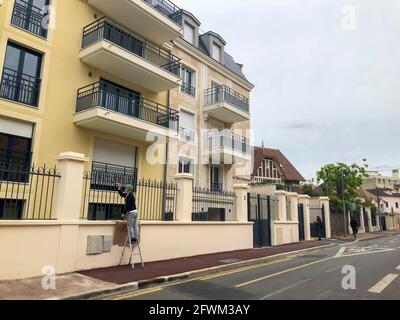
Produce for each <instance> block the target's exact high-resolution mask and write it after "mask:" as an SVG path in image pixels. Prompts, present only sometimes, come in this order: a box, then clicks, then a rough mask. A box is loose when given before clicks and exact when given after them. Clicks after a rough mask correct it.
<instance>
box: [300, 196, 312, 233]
mask: <svg viewBox="0 0 400 320" xmlns="http://www.w3.org/2000/svg"><path fill="white" fill-rule="evenodd" d="M310 199H311V197H310V196H308V195H299V204H302V205H303V208H304V235H305V240H306V241H311V217H310Z"/></svg>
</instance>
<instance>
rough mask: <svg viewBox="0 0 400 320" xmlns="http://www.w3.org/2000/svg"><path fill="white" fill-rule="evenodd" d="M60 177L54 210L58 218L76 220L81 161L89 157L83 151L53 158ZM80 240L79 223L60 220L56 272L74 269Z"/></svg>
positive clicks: (79, 193)
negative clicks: (67, 222)
mask: <svg viewBox="0 0 400 320" xmlns="http://www.w3.org/2000/svg"><path fill="white" fill-rule="evenodd" d="M56 160H57V162H58V164H57V167H58V170H59V172H60V175H61V178H60V180H59V182H58V184H57V189H56V194H55V203H54V208H55V213H56V216H57V219H58V220H60V221H77V220H79V219H80V216H81V206H82V198H83V172H84V164H85V162H87V161H88V159H87V158H85V156H84V155H83V154H80V153H74V152H64V153H62V154H60V155H59V156H58V157H57V158H56ZM78 241H79V225H74V224H71V225H69V224H62V225H61V227H60V245H59V250H58V255H57V265H56V266H55V267H56V272H57V274H60V273H68V272H73V271H74V270H75V264H76V255H77V248H78Z"/></svg>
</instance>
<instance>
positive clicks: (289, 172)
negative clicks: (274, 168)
mask: <svg viewBox="0 0 400 320" xmlns="http://www.w3.org/2000/svg"><path fill="white" fill-rule="evenodd" d="M265 158H267V159H272V160H273V161H275V162H276V163H277V164H278V165H279V169H280V171H281V173H282V176H283V177H282V180H284V182H301V181H305V179H304V177H303V176H302V175H301V174H300V172H299V171H298V170H297V169H296V168H295V167H294V166H293V164H292V163H291V162H290V161H289V160H288V159H287V158H286V157H285V156H284V155H283V153H282V152H281V151H280V150H277V149H270V148H259V147H256V148H254V170H253V176H256V175H257V171H258V169H259V167H260V165H261V163H262V161H263V160H264V159H265Z"/></svg>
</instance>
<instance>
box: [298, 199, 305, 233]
mask: <svg viewBox="0 0 400 320" xmlns="http://www.w3.org/2000/svg"><path fill="white" fill-rule="evenodd" d="M298 212H299V239H300V241H305V240H306V235H305V230H304V204H299V210H298Z"/></svg>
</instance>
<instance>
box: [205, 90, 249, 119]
mask: <svg viewBox="0 0 400 320" xmlns="http://www.w3.org/2000/svg"><path fill="white" fill-rule="evenodd" d="M218 102H227V103H229V104H231V105H232V106H234V107H236V108H238V109H240V110H242V111H244V112H247V113H249V112H250V107H249V99H248V98H246V97H245V96H243V95H241V94H240V93H238V92H236V91H234V90H232V89H231V88H229V87H227V86H215V87H212V88H209V89H206V90H205V92H204V104H205V105H206V106H208V105H212V104H215V103H218Z"/></svg>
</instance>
